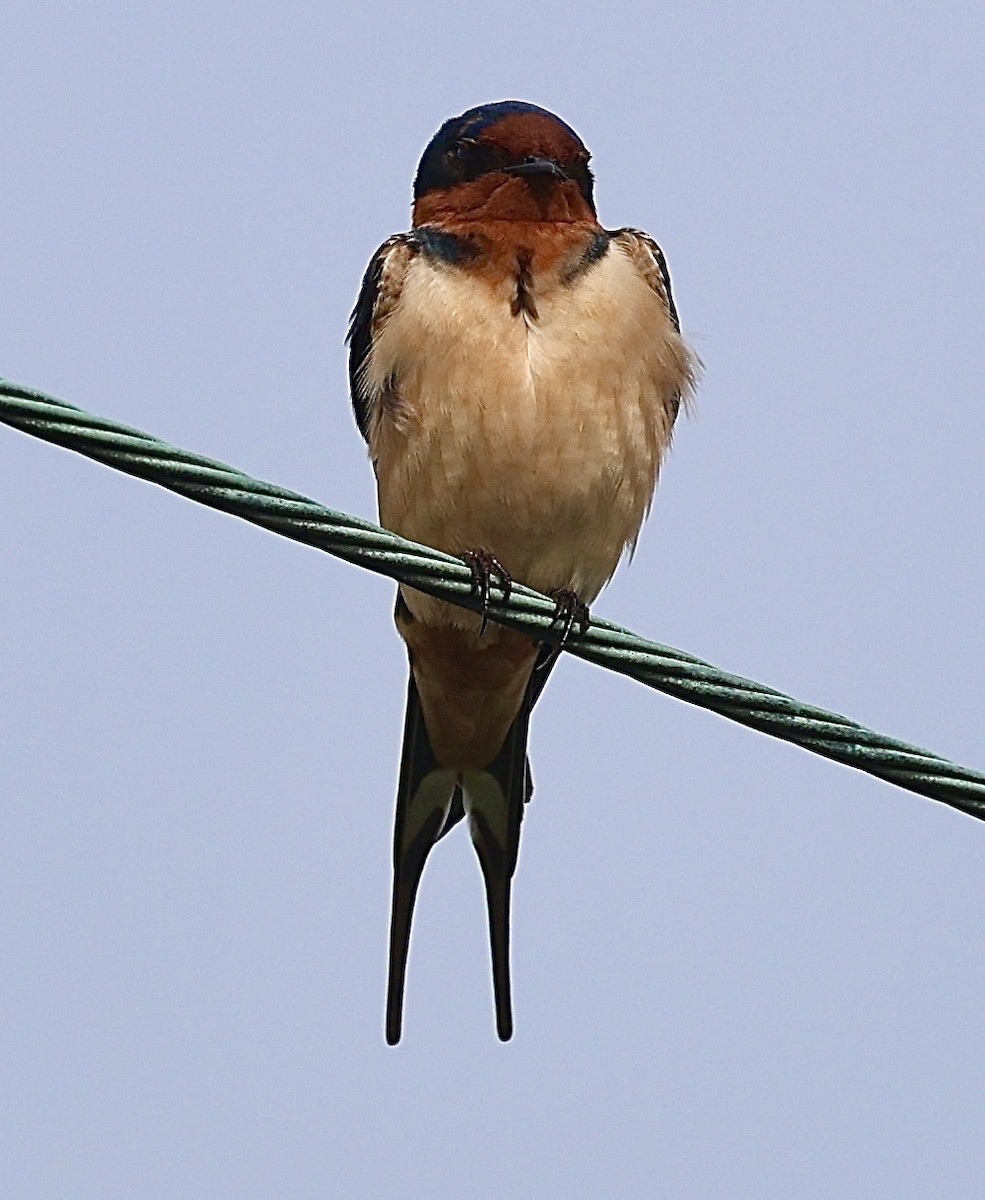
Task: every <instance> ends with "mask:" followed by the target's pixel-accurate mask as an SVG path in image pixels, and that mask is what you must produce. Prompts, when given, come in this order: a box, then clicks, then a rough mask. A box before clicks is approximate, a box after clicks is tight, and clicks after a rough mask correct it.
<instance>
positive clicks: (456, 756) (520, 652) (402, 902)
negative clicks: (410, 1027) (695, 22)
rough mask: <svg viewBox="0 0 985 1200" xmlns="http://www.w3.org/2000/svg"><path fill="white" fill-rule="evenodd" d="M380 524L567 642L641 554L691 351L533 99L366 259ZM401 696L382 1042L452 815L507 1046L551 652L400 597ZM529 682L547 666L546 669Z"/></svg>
mask: <svg viewBox="0 0 985 1200" xmlns="http://www.w3.org/2000/svg"><path fill="white" fill-rule="evenodd" d="M348 344H349V377H350V386H351V393H352V403H353V408H354V410H355V415H356V421H357V423H358V425H359V429H360V431H361V432H362V434H363V436H364V437H365V439H366V441H367V443H368V445H369V453H370V457H371V459H372V462H373V467H374V469H375V472H376V482H377V490H378V497H379V517H380V523H381V524H382V525H383V526H385V527H386V528H387V529H390V530H392V531H393V532H394V533H397V534H400V535H401V536H403V537H406V538H410V539H412V540H413V541H415V542H423V543H424V544H425V545H428V546H433V547H436V548H437V549H439V550H444V551H446V552H447V553H449V554H453V555H458V556H461V557H463V558H465V560H466V561H467V562H468V563H469V565H470V566H471V567H472V570H473V574H474V579H475V581H476V586H477V588H478V589H479V590H480V591H481V593H482V597H483V608H485V602H486V599H487V597H488V594H489V589H490V588H493V589H495V588H499V589H500V590H501V591H502V592H503V593H504V595H507V594H508V591H509V587H510V584H511V582H512V581H514V580H515V581H520V582H522V583H524V584H527V585H528V586H529V587H532V588H536V589H537V590H538V591H542V592H547V593H550V594H553V595H554V596H555V598H556V600H557V603H558V611H559V616H561V617H562V618H564V619H565V620H566V625H567V628H568V629H570V627H571V624H572V622H573V621H574V620H578V621H579V622H581V623H584V622H585V620H586V618H587V607H586V606H587V605H588V604H590V603H591V602H592V601H594V599H595V597H596V596H597V595H598V593H599V592H600V591H601V589H602V587H603V586H604V585H605V584H606V583H607V582H608V580H609V579H610V577H611V576H612V574H613V572H614V571H615V569H616V566H617V564H618V562H619V560H620V558H621V556H622V554H623V552H624V551H626V550H632V548H633V547H634V545H635V543H636V539H637V536H638V534H639V531H640V527H641V525H642V523H643V520H644V518H645V517H646V514H647V512H648V510H649V507H650V502H651V499H652V497H653V491H654V488H655V486H656V482H657V474H658V472H659V469H660V464H661V460H662V459H663V456H664V453H665V452H666V450H667V448H668V446H669V444H670V439H671V431H672V428H673V425H674V421H675V419H676V417H677V414H678V410H679V408H680V406H681V403H682V401H685V400H686V399H687V398H688V396H689V395H690V392H691V390H692V387H693V384H694V377H695V372H696V366H697V360H696V359H695V357H694V355H693V354H692V352H691V351H690V350H689V348H688V346H687V344H686V343H685V341H684V339H683V338H682V336H681V331H680V323H679V321H678V317H677V311H676V309H675V307H674V301H673V298H672V296H671V288H670V276H669V274H668V271H667V264H666V262H665V260H664V256H663V253H662V252H661V250H660V248H659V246H658V245H657V244H656V242H654V241H653V240H652V239H651V238H649V237H648V236H647V235H646V234H645V233H641V232H639V231H638V230H635V229H617V230H607V229H603V228H602V226H601V225H600V224H599V221H598V218H597V216H596V212H595V201H594V195H593V178H592V172H591V170H590V169H589V153H588V150H587V149H586V148H585V146H584V144H583V143H582V141H581V139H580V138H579V137H578V135H577V134H576V133H575V131H574V130H573V129H571V128H570V126H568V125H566V124H565V123H564V122H563V121H562V120H560V119H559V118H558V117H556V116H554V114H553V113H550V112H547V111H546V110H545V109H543V108H538V107H537V106H536V105H534V104H526V103H522V102H520V101H513V100H510V101H504V102H501V103H497V104H484V105H482V106H480V107H478V108H472V109H469V111H468V112H466V113H463V114H462V115H461V116H460V117H454V118H452V119H451V120H448V121H446V122H445V123H444V125H442V126H441V128H440V129H439V130H438V132H437V133H436V134H435V136H434V137H433V138H432V139H431V141H430V143H429V144H428V146H427V148H426V149H425V151H424V155H423V157H422V158H421V161H420V165H419V167H418V170H417V176H416V179H415V181H414V204H413V221H412V228H411V229H410V231H409V232H407V233H398V234H396V235H395V236H394V237H391V238H389V239H388V240H387V241H386V242H384V243H383V245H382V246H381V247H380V248H379V250H377V252H376V254H375V255H374V256H373V259H372V261H371V262H370V264H369V268H368V269H367V271H366V275H365V277H364V279H363V283H362V289H361V291H360V293H359V297H358V299H357V301H356V306H355V309H354V310H353V313H352V320H351V325H350V328H349V334H348ZM395 619H396V625H397V629H398V631H399V633H400V635H401V637H402V638H403V639H404V642H405V643H406V646H407V652H408V656H409V660H410V681H409V685H408V695H407V713H406V719H405V727H404V742H403V753H402V760H401V767H400V781H399V785H398V795H397V811H396V826H395V830H394V848H393V850H394V880H393V903H392V911H391V924H390V980H389V989H388V997H387V1012H386V1037H387V1041H388V1042H389V1043H390V1044H391V1045H393V1044H395V1043H396V1042H397V1041H399V1039H400V1030H401V1019H402V1016H401V1014H402V1007H403V991H404V975H405V970H406V964H407V950H408V944H409V939H410V926H411V918H412V915H413V909H414V900H415V897H416V894H417V887H418V883H419V881H420V878H421V873H422V871H423V869H424V864H425V862H426V860H427V857H428V854H429V852H430V850H431V848H432V846H433V845H434V844H435V842H437V841H438V839H439V838H441V837H442V836H443V835H444V834H446V833H447V832H448V831H449V829H451V828H452V826H453V825H455V824H456V822H457V821H458V820H459V819H461V818H462V817H467V818H468V826H469V830H470V833H471V837H472V842H473V844H474V847H475V850H476V853H477V855H478V859H479V864H480V867H481V871H482V875H483V877H484V881H485V889H486V902H487V909H488V920H489V934H490V941H491V949H492V974H493V992H494V999H495V1008H496V1028H497V1032H498V1034H499V1036H500V1038H501V1039H503V1040H504V1041H505V1040H507V1039H508V1038H510V1037H511V1036H512V1032H513V1016H512V1003H511V998H510V965H509V926H510V887H511V881H512V877H513V873H514V869H515V867H516V860H517V850H518V846H519V837H520V822H521V819H522V816H523V809H524V805H525V803H526V802H527V801H528V800H529V798H530V795H531V792H532V784H531V778H530V769H529V764H528V761H527V752H526V744H527V728H528V723H529V720H530V710H531V708H532V707H533V704H534V702H535V700H536V699H537V697H538V695H539V693H540V691H541V689H542V688H543V685H544V681H545V679H546V676H547V669H545V667H544V664H545V663H546V664H547V666H549V665H550V663H551V662H552V661H553V657H554V654H553V651H552V648H551V647H550V646H546V645H544V644H542V643H538V642H537V641H536V640H535V639H533V638H531V637H529V636H527V635H525V634H522V633H517V632H515V631H513V630H509V629H506V628H504V627H503V626H500V625H496V624H494V623H493V624H489V625H488V628H487V626H486V620H485V613H484V612H483V613H482V614H481V615H480V614H476V613H473V612H470V611H467V610H465V609H462V608H458V607H455V606H453V605H449V604H446V603H443V602H441V601H439V600H436V599H434V598H433V597H431V596H427V595H424V594H423V593H421V592H418V591H415V590H414V589H412V588H408V587H404V586H401V587H400V588H399V591H398V597H397V606H396V614H395ZM538 667H540V669H538Z"/></svg>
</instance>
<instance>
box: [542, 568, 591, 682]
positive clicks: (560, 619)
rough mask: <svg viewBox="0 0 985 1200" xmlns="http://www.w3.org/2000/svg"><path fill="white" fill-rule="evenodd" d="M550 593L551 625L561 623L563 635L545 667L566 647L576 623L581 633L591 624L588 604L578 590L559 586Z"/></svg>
mask: <svg viewBox="0 0 985 1200" xmlns="http://www.w3.org/2000/svg"><path fill="white" fill-rule="evenodd" d="M548 595H549V596H550V598H551V599H552V600H553V601H554V616H553V617H552V618H551V626H550V627H551V629H553V628H554V626H555V625H557V624H560V625H561V636H560V637H559V638H558V640H557V644H556V645H555V647H554V653H553V654H551V655H550V656H549V657H548V658H547V659H546V660H545V662H544V663H543V667H546V666H548V665H549V664H550V663H553V662H554V660H555V659H556V658H557V656H558V655H559V654H560V653H561V651H562V650H563V649H564V648H565V646H566V645H567V644H568V639H569V638H570V637H571V631H572V630H573V629H574V627H575V625H577V626H578V632H579V633H587V632H588V627H589V625H590V624H591V615H590V613H589V611H588V605H587V604H586V603H585V602H584V601H583V600H582V599H581V598H580V597H579V595H578V593H577V592H573V591H571V590H570V589H569V588H558V589H556V590H555V591H553V592H549V593H548ZM542 669H543V668H542Z"/></svg>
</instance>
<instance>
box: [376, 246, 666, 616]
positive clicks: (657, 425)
mask: <svg viewBox="0 0 985 1200" xmlns="http://www.w3.org/2000/svg"><path fill="white" fill-rule="evenodd" d="M515 289H516V285H515V281H514V280H513V279H505V280H503V281H502V283H500V284H499V285H493V284H491V283H489V282H488V280H486V279H483V278H482V277H477V276H476V275H474V274H472V273H469V272H466V271H462V270H456V269H453V268H447V267H443V266H441V265H435V264H433V263H432V262H430V261H429V260H428V259H427V258H425V257H424V256H423V255H420V256H416V257H415V258H414V259H413V260H412V261H411V262H410V263H409V264H408V268H407V274H406V278H405V280H404V283H403V289H402V293H401V295H400V299H399V303H397V305H396V306H395V307H394V310H393V312H392V313H391V315H390V316H389V317H388V318H387V320H386V322H385V324H384V326H383V328H382V329H381V330H380V331H379V332H378V334H377V337H376V339H375V341H374V346H373V350H372V353H371V356H370V360H369V362H368V364H367V370H368V378H369V379H370V380H371V381H372V382H373V383H374V384H375V385H376V386H377V387H379V388H382V387H383V386H384V384H385V383H387V382H388V381H392V386H393V390H394V392H395V395H396V400H395V403H394V404H393V405H392V406H387V408H386V410H385V411H384V412H383V414H382V416H381V419H380V420H379V422H378V423H377V425H376V428H375V430H374V431H373V435H372V438H371V451H372V455H373V458H374V460H375V463H376V471H377V478H378V484H379V502H380V520H381V523H382V524H383V525H385V526H386V527H387V528H389V529H392V530H394V531H395V532H397V533H400V534H402V535H403V536H405V537H409V538H412V539H414V540H415V541H420V542H424V543H426V544H428V545H431V546H436V547H438V548H439V549H443V550H446V551H448V552H450V553H454V554H461V553H463V552H464V551H466V550H473V549H482V550H487V551H489V552H491V553H492V554H495V555H496V556H497V557H498V558H499V559H500V561H501V562H502V563H503V565H504V566H505V567H506V569H507V570H508V571H509V572H510V573H511V574H512V575H513V577H514V579H516V580H519V581H521V582H523V583H526V584H529V585H530V586H531V587H534V588H537V589H539V590H542V591H550V590H552V589H556V588H569V589H571V590H573V591H575V592H577V593H578V595H579V596H581V598H582V599H583V600H585V601H586V602H591V601H592V600H593V599H594V598H595V597H596V596H597V594H598V593H599V591H600V590H601V588H602V586H603V585H604V584H605V583H606V581H607V580H608V579H609V577H610V576H611V575H612V573H613V571H614V570H615V568H616V565H617V564H618V561H619V558H620V556H621V554H622V552H623V550H624V549H625V548H626V547H627V546H629V545H632V544H633V543H634V542H635V540H636V537H637V534H638V533H639V529H640V526H641V524H642V522H643V519H644V517H645V515H646V512H647V510H648V508H649V505H650V500H651V498H652V495H653V490H654V487H655V485H656V480H657V473H658V471H659V467H660V461H661V458H662V456H663V453H664V451H665V450H666V448H667V446H668V444H669V441H670V434H671V426H672V424H673V419H674V415H675V413H676V409H677V399H676V398H677V396H679V395H680V393H681V392H682V391H683V390H684V389H685V388H686V386H687V382H688V371H689V356H688V351H687V348H686V347H685V345H684V343H683V342H682V340H681V338H680V336H679V335H678V333H677V332H676V330H675V329H674V326H673V324H672V323H671V321H670V318H669V316H668V314H667V311H666V307H665V305H664V304H663V302H662V300H661V299H660V297H658V296H657V294H656V293H655V292H654V291H653V290H652V288H651V287H650V286H649V285H648V284H647V282H646V281H645V280H644V279H643V278H642V276H641V275H640V274H639V272H638V270H637V269H636V267H635V265H634V264H633V263H632V262H631V260H630V258H629V257H628V256H627V255H626V254H625V253H624V252H623V251H622V250H621V248H620V247H619V246H618V245H616V244H613V245H612V246H611V247H610V250H609V252H608V253H607V254H606V255H605V257H604V258H602V259H601V260H600V261H599V262H598V263H596V264H594V265H593V266H592V267H591V268H589V269H588V270H587V271H586V272H585V273H584V274H582V275H581V276H579V277H578V278H577V279H576V280H574V281H573V282H572V283H564V282H562V281H561V280H560V279H559V278H557V276H556V275H555V276H553V277H551V278H538V277H537V276H536V275H535V276H534V279H533V284H532V296H533V300H534V303H535V305H536V310H537V316H536V318H532V317H529V316H527V315H525V314H523V313H521V314H520V315H518V316H515V315H513V313H512V311H511V302H512V300H513V298H514V296H515V294H516V290H515ZM412 607H413V608H415V609H419V608H421V605H419V604H412ZM418 615H420V616H423V615H424V614H423V612H419V613H418ZM446 615H447V610H446ZM433 616H434V611H433V610H432V618H433ZM456 619H457V618H456Z"/></svg>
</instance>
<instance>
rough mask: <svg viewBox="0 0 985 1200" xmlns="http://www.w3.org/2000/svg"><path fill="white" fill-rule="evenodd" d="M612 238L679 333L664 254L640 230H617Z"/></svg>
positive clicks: (678, 320)
mask: <svg viewBox="0 0 985 1200" xmlns="http://www.w3.org/2000/svg"><path fill="white" fill-rule="evenodd" d="M612 236H613V238H616V239H617V240H618V241H619V242H620V243H621V245H622V246H623V247H625V249H627V250H628V251H629V255H630V257H631V258H632V259H633V261H634V262H635V263H636V265H637V266H638V267H639V269H640V271H641V272H642V274H643V277H644V279H645V280H646V281H647V283H648V284H649V285H650V287H652V288H653V290H654V291H655V292H656V293H657V295H658V296H660V297H661V299H662V300H663V302H664V304H666V306H667V312H668V313H669V314H670V319H671V321H673V323H674V328H675V329H676V330H677V332H678V333H680V331H681V322H680V318H679V317H678V315H677V305H676V304H675V303H674V293H673V291H672V290H671V286H670V271H669V270H668V269H667V260H666V258H664V252H663V251H662V250H661V249H660V247H659V246H658V245H657V243H656V242H655V241H654V240H653V238H652V237H650V235H649V234H648V233H644V232H643V230H642V229H617V230H616V231H615V232H614V233H613V234H612Z"/></svg>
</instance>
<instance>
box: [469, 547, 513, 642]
mask: <svg viewBox="0 0 985 1200" xmlns="http://www.w3.org/2000/svg"><path fill="white" fill-rule="evenodd" d="M462 558H463V559H464V560H465V565H466V566H467V567H468V569H469V570H470V571H471V572H472V592H471V594H472V595H476V594H477V593H478V596H479V600H480V604H481V607H480V610H479V611H480V613H481V614H482V624H481V626H480V627H479V637H482V635H483V634H484V633H485V632H486V627H487V626H488V624H489V589H490V582H491V581H492V580H493V579H495V580H496V582H497V584H498V585H499V590H500V591H501V592H502V593H503V601H502V602H503V604H507V603H509V599H510V592H511V591H512V590H513V576H512V575H510V573H509V571H507V569H506V568H505V567H504V566H503V564H502V563H501V562H500V561H499V559H498V558H497V557H496V555H495V554H490V553H489V551H488V550H469V551H467V552H466V553H465V554H463V555H462Z"/></svg>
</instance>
